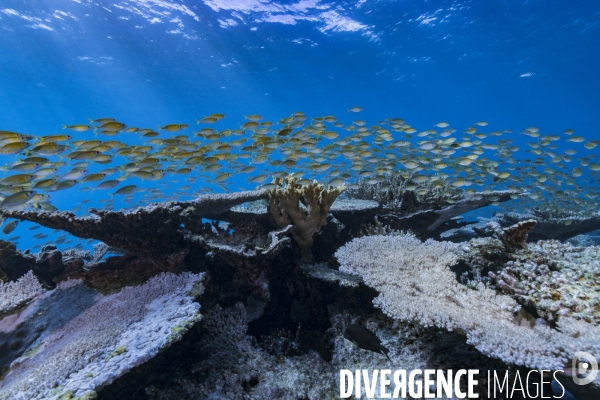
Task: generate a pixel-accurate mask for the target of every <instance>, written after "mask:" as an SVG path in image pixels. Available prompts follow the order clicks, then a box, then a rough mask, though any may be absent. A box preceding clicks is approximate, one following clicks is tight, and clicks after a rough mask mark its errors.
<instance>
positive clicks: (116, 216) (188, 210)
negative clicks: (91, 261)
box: [4, 190, 266, 257]
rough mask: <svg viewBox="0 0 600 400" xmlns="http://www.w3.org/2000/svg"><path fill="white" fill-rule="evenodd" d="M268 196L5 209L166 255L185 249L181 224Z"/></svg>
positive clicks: (135, 250)
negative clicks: (129, 206) (86, 212)
mask: <svg viewBox="0 0 600 400" xmlns="http://www.w3.org/2000/svg"><path fill="white" fill-rule="evenodd" d="M265 197H266V191H264V190H255V191H248V192H238V193H226V194H209V195H203V196H200V197H198V198H196V199H194V200H191V201H179V202H167V203H157V204H153V205H149V206H147V207H140V208H137V209H133V210H125V211H107V210H96V209H91V210H90V212H91V213H92V214H93V215H91V216H86V217H78V216H76V215H75V214H73V213H71V212H51V213H49V212H45V211H17V210H5V211H4V216H5V217H6V218H15V219H18V220H25V221H31V222H36V223H38V224H40V225H42V226H45V227H48V228H52V229H61V230H64V231H66V232H69V233H71V234H72V235H74V236H77V237H81V238H92V239H97V240H100V241H102V242H104V243H106V244H107V245H109V246H115V247H118V248H121V249H125V250H128V251H130V252H132V253H134V254H137V255H143V256H153V257H163V256H165V255H168V254H172V253H176V252H178V251H181V250H182V249H183V248H184V247H185V246H186V242H185V241H184V239H183V236H182V234H181V233H180V229H181V225H182V224H183V225H189V226H190V227H193V226H195V225H196V224H197V223H198V221H200V220H201V219H202V218H216V217H218V216H219V215H220V214H222V213H224V212H225V211H227V210H229V209H230V208H231V207H233V206H236V205H239V204H242V203H245V202H248V201H254V200H259V199H262V198H265Z"/></svg>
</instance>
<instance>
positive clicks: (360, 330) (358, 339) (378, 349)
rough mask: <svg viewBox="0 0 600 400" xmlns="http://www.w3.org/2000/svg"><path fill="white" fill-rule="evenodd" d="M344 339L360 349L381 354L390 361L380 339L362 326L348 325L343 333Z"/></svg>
mask: <svg viewBox="0 0 600 400" xmlns="http://www.w3.org/2000/svg"><path fill="white" fill-rule="evenodd" d="M344 338H346V339H348V340H350V341H351V342H352V343H354V344H355V345H356V346H358V347H359V348H361V349H364V350H370V351H373V352H375V353H379V354H383V355H384V356H386V357H387V358H388V360H390V361H392V359H391V358H390V356H388V353H389V350H388V349H387V348H386V347H385V346H384V345H383V344H381V339H379V338H378V337H377V335H375V334H374V333H373V332H371V331H370V330H369V329H367V328H365V327H364V326H361V325H358V324H350V325H348V326H347V327H346V330H345V331H344Z"/></svg>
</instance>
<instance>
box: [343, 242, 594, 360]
mask: <svg viewBox="0 0 600 400" xmlns="http://www.w3.org/2000/svg"><path fill="white" fill-rule="evenodd" d="M458 247H459V245H457V244H453V243H448V242H436V241H434V240H428V241H426V242H424V243H422V242H421V241H419V240H418V239H417V238H416V237H414V236H412V235H410V234H404V235H399V236H367V237H363V238H358V239H354V240H353V241H352V242H350V243H348V244H347V245H346V246H344V247H342V248H341V249H339V250H338V251H337V252H336V257H337V258H338V261H339V262H340V264H341V266H340V270H341V271H343V272H349V273H354V274H357V275H360V276H361V277H362V278H363V280H364V281H365V283H366V284H367V285H368V286H370V287H372V288H374V289H376V290H377V291H378V292H379V296H378V297H377V298H376V299H375V300H374V304H375V305H376V306H377V307H379V308H381V309H382V310H383V312H384V313H385V314H387V315H389V316H390V317H392V318H394V319H398V320H403V321H415V322H418V323H419V324H421V325H424V326H436V327H440V328H444V329H447V330H456V331H458V332H462V333H464V334H466V336H467V342H468V343H470V344H473V345H475V347H476V348H477V349H478V350H479V351H481V352H482V353H484V354H487V355H489V356H492V357H497V358H500V359H502V360H503V361H505V362H509V363H514V364H518V365H524V366H527V367H529V368H542V369H562V368H563V367H564V366H565V365H567V364H568V362H569V361H570V358H571V357H572V356H573V354H574V353H575V352H576V351H587V352H589V353H591V354H595V355H600V340H598V339H599V338H600V329H599V328H598V327H595V326H592V325H589V324H584V326H580V325H581V324H579V325H577V326H578V328H576V329H575V328H573V326H574V325H573V324H574V323H576V322H575V321H574V320H570V319H564V320H563V321H560V323H559V324H558V329H559V330H554V329H552V328H550V327H548V326H545V325H537V326H535V327H533V328H532V327H531V326H530V325H529V324H518V323H516V322H515V320H514V317H513V312H514V311H517V310H518V309H519V306H518V305H517V303H516V302H515V301H514V300H513V299H512V298H510V297H508V296H504V295H496V293H495V292H494V291H492V290H490V289H488V288H486V287H485V285H483V284H480V285H479V288H478V289H479V290H473V289H468V288H466V287H465V286H462V285H460V284H459V283H458V282H457V281H456V279H455V276H454V274H453V273H452V271H451V270H450V269H449V266H451V265H453V264H454V263H456V262H457V260H458V257H457V255H456V254H455V251H456V250H457V248H458ZM584 327H585V329H583V328H584ZM582 349H583V350H582Z"/></svg>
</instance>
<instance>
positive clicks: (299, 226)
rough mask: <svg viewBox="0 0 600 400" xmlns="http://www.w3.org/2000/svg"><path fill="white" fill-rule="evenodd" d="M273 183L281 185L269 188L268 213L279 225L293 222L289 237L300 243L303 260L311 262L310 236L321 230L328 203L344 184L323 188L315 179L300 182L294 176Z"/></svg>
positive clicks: (340, 190)
mask: <svg viewBox="0 0 600 400" xmlns="http://www.w3.org/2000/svg"><path fill="white" fill-rule="evenodd" d="M275 183H276V184H278V185H280V186H282V185H283V187H281V188H276V189H272V190H269V191H268V201H269V214H270V216H271V218H272V220H273V222H274V223H275V225H276V226H279V227H280V228H284V227H286V226H288V225H293V228H292V237H293V238H294V240H295V241H296V243H298V245H299V246H300V251H301V253H302V259H303V260H304V261H307V262H312V261H313V259H314V257H313V254H312V250H311V248H312V244H313V235H314V234H315V233H317V232H319V231H320V230H321V227H322V226H323V225H324V224H325V222H326V220H327V214H328V213H329V209H330V207H331V205H332V204H333V202H334V201H335V199H336V198H337V197H338V196H339V195H340V194H341V193H342V192H343V191H344V190H345V187H343V186H342V187H337V188H330V189H325V186H323V185H321V184H319V183H317V182H313V183H310V184H308V185H300V184H297V179H296V178H294V177H288V178H286V179H285V181H284V180H282V179H280V178H276V182H275Z"/></svg>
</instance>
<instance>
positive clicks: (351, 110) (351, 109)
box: [348, 107, 363, 113]
mask: <svg viewBox="0 0 600 400" xmlns="http://www.w3.org/2000/svg"><path fill="white" fill-rule="evenodd" d="M362 110H363V109H362V108H361V107H352V108H350V109H349V110H348V112H354V113H357V112H361V111H362Z"/></svg>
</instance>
